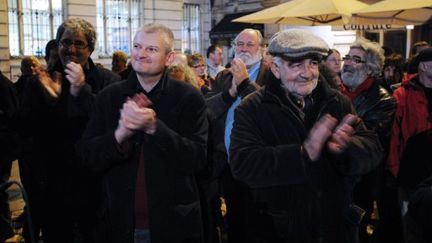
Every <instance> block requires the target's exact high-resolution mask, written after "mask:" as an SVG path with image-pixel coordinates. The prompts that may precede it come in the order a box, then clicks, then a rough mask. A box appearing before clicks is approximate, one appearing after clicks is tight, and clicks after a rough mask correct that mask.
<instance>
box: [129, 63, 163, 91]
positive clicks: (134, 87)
mask: <svg viewBox="0 0 432 243" xmlns="http://www.w3.org/2000/svg"><path fill="white" fill-rule="evenodd" d="M167 71H168V69H167V68H165V70H164V72H163V74H162V76H161V78H160V80H159V82H158V83H157V84H156V85H155V86H154V87H153V89H152V90H151V91H150V92H152V93H154V94H156V95H162V94H166V93H167V92H168V90H169V86H170V85H169V82H168V72H167ZM125 82H126V83H125V85H126V88H125V89H124V90H123V94H124V95H125V96H129V97H132V96H133V95H135V94H136V93H137V92H139V91H141V90H142V88H141V86H140V84H139V81H138V77H137V74H136V72H135V71H134V70H132V71H131V73H130V74H129V76H128V78H127V80H126V81H125Z"/></svg>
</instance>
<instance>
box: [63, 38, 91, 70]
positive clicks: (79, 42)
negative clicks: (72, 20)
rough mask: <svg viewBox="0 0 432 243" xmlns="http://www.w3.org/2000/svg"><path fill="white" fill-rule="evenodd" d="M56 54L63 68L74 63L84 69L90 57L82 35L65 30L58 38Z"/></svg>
mask: <svg viewBox="0 0 432 243" xmlns="http://www.w3.org/2000/svg"><path fill="white" fill-rule="evenodd" d="M58 54H59V58H60V61H61V62H62V64H63V66H65V65H66V64H68V63H69V62H75V63H78V64H80V65H81V66H83V67H84V66H85V65H86V64H87V61H88V58H89V57H90V55H91V51H90V49H89V46H88V42H87V39H86V38H85V35H84V33H82V32H78V33H76V34H75V33H73V32H72V31H70V30H65V32H64V33H63V35H62V36H61V38H60V44H59V48H58Z"/></svg>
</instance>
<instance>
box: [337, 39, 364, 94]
mask: <svg viewBox="0 0 432 243" xmlns="http://www.w3.org/2000/svg"><path fill="white" fill-rule="evenodd" d="M365 59H366V52H365V51H364V50H363V49H360V48H351V49H350V51H349V53H348V54H347V55H346V56H345V58H344V65H343V70H342V75H341V77H342V82H343V83H344V84H345V86H347V87H348V88H350V89H351V90H353V89H355V88H357V87H358V86H359V85H360V84H362V83H363V81H365V80H366V78H367V77H368V70H367V66H366V63H365Z"/></svg>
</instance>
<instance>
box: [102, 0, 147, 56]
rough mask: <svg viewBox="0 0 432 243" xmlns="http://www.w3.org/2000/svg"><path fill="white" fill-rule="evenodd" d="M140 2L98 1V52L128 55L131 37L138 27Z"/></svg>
mask: <svg viewBox="0 0 432 243" xmlns="http://www.w3.org/2000/svg"><path fill="white" fill-rule="evenodd" d="M140 2H141V1H140V0H98V1H97V29H98V44H99V45H98V47H97V48H98V52H99V55H101V56H110V55H112V53H113V52H114V51H117V50H121V51H124V52H126V53H128V54H130V50H131V46H132V41H133V37H134V35H135V32H136V31H137V30H138V28H139V27H140V22H141V20H140V19H141V18H143V16H142V12H143V11H140V10H141V9H142V8H141V7H140V5H141V4H140Z"/></svg>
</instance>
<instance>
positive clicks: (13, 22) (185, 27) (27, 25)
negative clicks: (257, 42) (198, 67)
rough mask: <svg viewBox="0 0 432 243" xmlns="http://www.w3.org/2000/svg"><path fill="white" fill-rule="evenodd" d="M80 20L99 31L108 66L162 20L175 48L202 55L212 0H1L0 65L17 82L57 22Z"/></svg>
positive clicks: (100, 53)
mask: <svg viewBox="0 0 432 243" xmlns="http://www.w3.org/2000/svg"><path fill="white" fill-rule="evenodd" d="M76 17H79V18H83V19H86V20H88V21H89V22H90V23H92V24H93V25H94V26H95V28H96V29H97V39H98V42H97V46H96V49H95V51H94V53H93V54H92V58H93V59H94V60H95V62H99V63H101V64H103V65H104V66H105V67H107V68H109V67H110V65H111V59H110V57H111V54H112V53H113V52H114V51H116V50H123V51H125V52H126V53H128V54H129V53H130V48H131V47H132V40H133V36H134V34H135V32H136V30H137V29H138V28H139V27H140V26H142V25H144V24H146V23H153V22H155V23H160V24H164V25H166V26H168V27H169V28H171V29H172V30H173V32H174V37H175V49H176V50H179V51H180V50H181V51H184V52H187V53H194V52H201V53H205V51H206V49H207V47H208V45H210V39H209V35H208V33H209V31H210V28H211V5H210V0H1V1H0V69H1V70H2V72H3V73H5V74H6V76H8V77H10V78H11V80H14V81H15V80H17V79H18V77H19V75H20V71H19V65H20V62H21V58H22V57H23V56H27V55H34V56H39V57H41V61H42V57H43V55H44V49H45V44H46V42H47V41H49V40H50V39H53V38H55V34H56V29H57V27H58V25H59V24H60V23H61V22H62V21H63V20H64V19H68V18H76Z"/></svg>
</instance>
